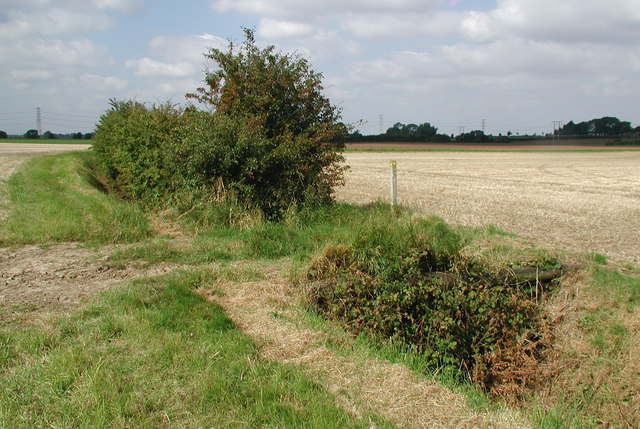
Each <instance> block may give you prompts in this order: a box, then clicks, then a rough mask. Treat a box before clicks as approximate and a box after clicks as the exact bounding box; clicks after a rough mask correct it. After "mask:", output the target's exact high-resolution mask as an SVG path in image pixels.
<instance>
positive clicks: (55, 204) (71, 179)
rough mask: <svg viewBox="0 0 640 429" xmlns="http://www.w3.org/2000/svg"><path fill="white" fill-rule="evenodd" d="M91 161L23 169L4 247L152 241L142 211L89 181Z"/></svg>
mask: <svg viewBox="0 0 640 429" xmlns="http://www.w3.org/2000/svg"><path fill="white" fill-rule="evenodd" d="M89 157H91V154H88V153H72V154H65V155H56V156H45V157H40V158H35V159H33V160H30V161H29V162H27V163H26V164H25V165H23V166H21V167H20V168H19V169H18V171H17V172H16V173H15V174H14V175H13V176H12V177H11V178H10V179H9V181H8V182H7V193H8V200H9V204H10V206H11V210H10V211H9V214H8V216H7V218H6V219H5V221H4V222H3V223H2V225H1V226H0V244H5V245H6V244H29V243H42V242H62V241H83V242H92V243H126V242H134V241H138V240H140V239H142V238H144V237H146V236H148V235H149V225H148V221H147V215H146V214H145V213H144V212H143V211H142V209H141V208H139V207H138V206H137V205H135V204H132V203H126V202H123V201H120V200H118V199H117V198H115V197H113V196H110V195H106V194H104V193H102V192H101V191H99V190H98V189H96V188H95V187H93V186H91V185H90V184H89V182H88V181H87V180H86V175H87V170H86V167H85V165H84V163H85V162H86V161H87V160H88V159H89Z"/></svg>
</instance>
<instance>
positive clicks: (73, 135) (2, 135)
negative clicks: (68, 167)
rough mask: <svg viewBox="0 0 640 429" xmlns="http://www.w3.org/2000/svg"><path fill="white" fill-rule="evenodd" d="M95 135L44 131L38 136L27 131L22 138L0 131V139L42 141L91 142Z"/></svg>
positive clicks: (36, 131)
mask: <svg viewBox="0 0 640 429" xmlns="http://www.w3.org/2000/svg"><path fill="white" fill-rule="evenodd" d="M94 135H95V133H81V132H79V131H78V132H77V133H66V134H63V133H52V132H51V131H45V132H44V133H42V135H40V134H39V133H38V130H36V129H30V130H27V131H26V132H25V133H24V134H23V135H22V136H9V135H8V134H7V132H6V131H2V130H0V139H8V138H9V137H19V138H24V139H30V140H33V139H40V138H42V139H44V140H54V139H62V140H91V139H92V138H93V136H94Z"/></svg>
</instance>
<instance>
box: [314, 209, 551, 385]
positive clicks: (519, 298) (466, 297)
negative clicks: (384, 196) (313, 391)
mask: <svg viewBox="0 0 640 429" xmlns="http://www.w3.org/2000/svg"><path fill="white" fill-rule="evenodd" d="M465 244H466V240H465V238H464V237H463V236H462V235H460V234H459V233H457V232H456V231H454V230H452V229H450V228H449V227H448V226H447V225H446V224H445V223H444V222H442V221H441V220H439V219H437V218H433V219H428V220H423V221H419V222H411V223H404V224H399V225H395V226H394V225H392V224H383V225H368V226H366V227H363V228H362V229H361V231H360V232H359V234H358V236H357V237H356V238H355V239H354V240H353V241H352V242H351V243H348V244H342V245H336V246H329V247H327V248H326V249H325V251H324V254H323V255H322V256H321V257H319V258H317V259H316V260H315V262H314V263H313V264H312V266H311V269H310V270H309V277H310V278H311V279H312V280H316V282H315V283H314V284H316V285H317V286H316V287H315V288H314V289H313V290H312V291H311V292H310V296H311V299H312V302H313V303H314V305H315V307H316V308H318V309H319V310H320V311H321V312H322V313H324V314H326V315H328V316H329V317H331V318H335V319H339V320H342V321H344V322H346V324H347V326H349V327H350V328H351V329H352V330H353V331H354V332H356V333H358V332H362V331H367V332H370V333H373V334H374V335H377V336H379V337H381V338H385V339H391V340H395V341H401V342H403V343H405V344H408V345H410V346H412V347H415V349H416V350H417V351H419V352H420V353H422V354H423V355H424V356H425V358H426V360H427V362H428V364H429V365H430V366H432V367H439V366H441V365H447V366H453V367H456V368H460V369H462V370H463V372H464V373H466V374H467V376H469V377H471V378H472V379H473V380H474V381H475V382H478V384H479V385H481V386H482V387H484V388H485V389H486V390H492V391H493V392H494V393H496V394H502V392H503V391H501V390H500V389H501V388H503V385H504V384H505V383H507V384H514V383H515V384H517V385H518V386H517V388H515V389H514V388H512V387H510V389H511V390H518V389H519V388H520V387H521V386H522V385H524V384H526V383H528V382H529V381H530V379H529V374H527V368H526V366H527V365H529V363H530V362H533V363H537V360H538V358H539V355H540V352H541V350H542V348H543V347H544V346H545V345H546V341H547V340H548V338H547V336H546V335H547V333H546V332H545V322H544V318H543V316H542V312H541V309H540V303H541V298H542V296H543V292H544V287H543V285H542V283H540V282H537V281H536V280H535V279H534V280H524V279H522V278H518V276H516V275H515V274H514V268H513V267H508V268H507V269H502V268H500V269H496V268H495V267H489V266H486V265H485V263H482V262H480V260H476V259H474V258H470V257H463V256H461V254H460V251H461V249H462V248H463V247H464V246H465ZM555 264H556V261H555V260H554V259H553V258H549V257H547V256H544V255H535V256H534V257H532V259H530V260H529V261H523V265H531V266H535V267H539V268H540V269H550V268H554V267H555ZM514 369H517V371H514ZM510 393H513V392H510Z"/></svg>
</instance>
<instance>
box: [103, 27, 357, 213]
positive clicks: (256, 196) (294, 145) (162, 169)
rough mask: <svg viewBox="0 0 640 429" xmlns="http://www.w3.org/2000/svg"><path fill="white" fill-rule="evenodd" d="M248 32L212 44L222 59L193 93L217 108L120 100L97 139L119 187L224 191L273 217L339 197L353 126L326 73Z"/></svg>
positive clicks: (124, 190)
mask: <svg viewBox="0 0 640 429" xmlns="http://www.w3.org/2000/svg"><path fill="white" fill-rule="evenodd" d="M245 33H246V37H247V40H246V41H245V43H244V44H243V45H242V46H241V47H240V49H236V47H235V46H234V45H233V44H231V45H230V47H229V49H228V50H227V51H223V50H220V49H211V50H210V51H209V53H208V54H207V57H209V58H210V59H212V60H214V61H215V62H216V63H217V64H218V67H219V68H218V69H216V70H215V71H213V72H207V74H206V77H205V83H206V85H207V88H206V89H205V88H199V89H198V91H197V93H196V94H190V95H189V96H190V97H191V98H194V99H196V100H198V101H199V102H201V103H205V104H209V105H210V106H211V107H212V111H210V112H205V111H197V110H196V108H195V107H193V106H191V107H189V108H187V109H184V110H183V109H178V108H176V107H175V106H173V105H171V104H169V103H167V104H164V105H160V106H150V107H149V106H146V105H144V104H142V103H139V102H134V101H123V102H118V101H112V106H111V109H110V110H109V111H108V112H107V113H106V114H105V115H103V117H102V118H101V122H100V124H99V125H98V129H97V135H96V137H95V143H94V148H95V151H96V154H97V155H98V160H99V163H100V165H101V168H102V174H104V176H105V180H106V182H107V184H108V186H109V187H111V188H112V189H114V190H116V191H118V192H120V193H121V194H123V195H125V196H127V197H129V198H133V199H142V200H145V201H151V202H156V201H158V200H167V199H172V198H173V199H175V198H176V195H178V196H179V198H184V195H185V194H186V195H188V196H189V198H188V199H194V198H195V199H200V200H202V199H203V198H204V199H205V200H206V199H209V200H211V199H215V200H220V197H221V194H223V195H224V197H225V198H227V199H229V198H231V199H233V200H237V201H239V202H240V203H241V204H243V205H246V206H252V207H258V208H260V209H261V210H262V211H263V213H264V214H265V215H266V217H267V218H270V219H279V218H281V217H282V215H283V214H284V213H285V212H286V211H287V210H288V208H289V207H291V206H292V205H298V204H309V203H312V204H313V203H325V202H328V201H330V200H331V196H332V192H333V187H334V186H336V185H338V184H340V183H341V182H342V173H343V171H344V167H343V166H341V162H342V161H343V160H344V159H343V157H342V155H341V151H342V149H343V148H344V143H343V140H342V138H343V136H344V133H345V131H346V129H345V127H344V125H342V124H340V123H339V122H338V118H339V111H338V110H337V109H336V108H335V107H333V106H332V105H331V104H330V103H329V100H328V99H327V98H326V97H324V96H323V95H322V89H323V88H322V84H321V78H322V75H321V74H319V73H316V72H314V71H313V70H311V68H310V66H309V64H308V62H307V61H306V60H305V59H303V58H299V57H297V56H292V55H283V54H280V53H277V52H275V48H274V47H273V46H269V47H267V48H264V49H261V48H258V47H257V46H256V44H255V40H254V37H253V32H252V31H251V30H245ZM212 197H213V198H212Z"/></svg>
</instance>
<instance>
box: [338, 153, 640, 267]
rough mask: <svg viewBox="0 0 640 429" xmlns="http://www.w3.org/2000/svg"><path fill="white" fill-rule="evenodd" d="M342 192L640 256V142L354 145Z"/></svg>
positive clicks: (633, 259)
mask: <svg viewBox="0 0 640 429" xmlns="http://www.w3.org/2000/svg"><path fill="white" fill-rule="evenodd" d="M346 159H347V164H348V165H349V166H350V167H351V169H350V171H349V172H348V173H347V174H346V186H344V187H343V188H340V189H338V191H337V197H338V200H340V201H345V202H354V203H367V202H372V201H377V200H385V201H388V199H389V193H390V191H389V181H390V179H389V177H390V167H389V161H390V160H396V161H397V166H398V167H397V168H398V202H399V204H401V205H404V206H409V207H412V208H416V209H418V210H420V211H422V212H424V213H429V214H435V215H438V216H441V217H443V218H444V219H445V220H446V221H448V222H452V223H456V224H462V225H468V226H481V225H487V224H491V225H495V226H496V227H498V228H501V229H504V230H507V231H510V232H514V233H516V234H518V235H520V236H522V237H524V238H526V239H530V240H531V241H532V242H534V243H535V244H538V245H541V246H545V247H553V248H561V249H567V250H577V251H585V252H598V253H602V254H605V255H607V256H609V257H610V258H612V259H613V260H617V261H621V262H630V263H634V264H639V263H640V239H639V234H640V173H639V171H640V151H615V152H593V151H591V152H590V151H580V152H490V151H486V152H485V151H482V152H479V151H476V152H396V153H392V152H385V153H372V152H351V153H347V154H346Z"/></svg>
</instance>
